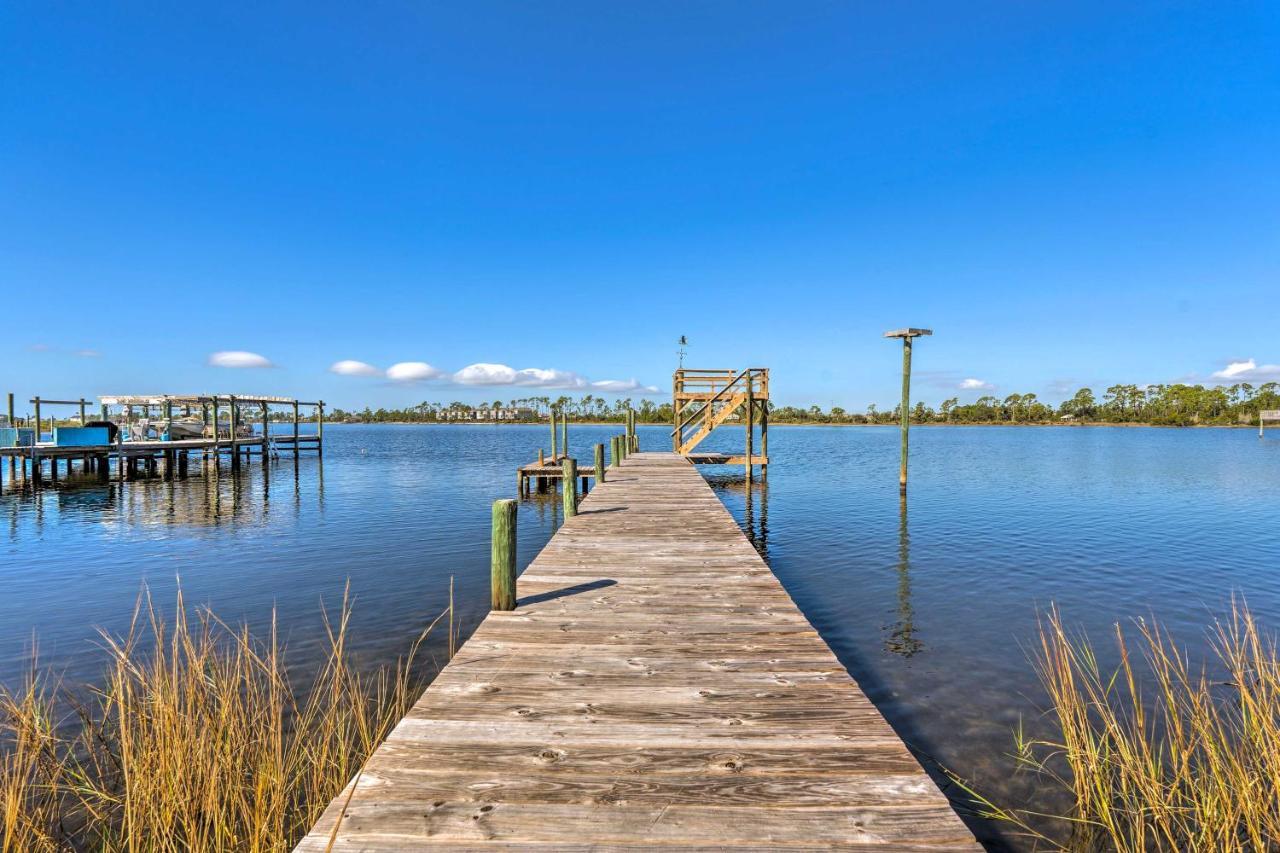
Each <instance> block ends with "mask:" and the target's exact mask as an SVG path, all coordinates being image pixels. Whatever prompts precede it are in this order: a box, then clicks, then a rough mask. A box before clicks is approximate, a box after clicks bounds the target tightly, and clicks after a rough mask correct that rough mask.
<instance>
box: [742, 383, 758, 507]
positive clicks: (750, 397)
mask: <svg viewBox="0 0 1280 853" xmlns="http://www.w3.org/2000/svg"><path fill="white" fill-rule="evenodd" d="M754 387H755V379H754V378H753V377H752V376H751V371H749V370H748V371H747V400H746V402H745V403H743V404H742V408H743V410H744V412H745V414H746V416H747V417H746V419H745V420H746V422H747V464H746V469H747V470H746V474H747V482H748V483H750V482H751V455H752V451H753V450H754V449H755V423H754V421H755V410H756V399H755V390H754Z"/></svg>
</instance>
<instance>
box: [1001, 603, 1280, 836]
mask: <svg viewBox="0 0 1280 853" xmlns="http://www.w3.org/2000/svg"><path fill="white" fill-rule="evenodd" d="M1133 631H1134V632H1135V633H1136V640H1134V639H1131V637H1130V636H1127V635H1126V632H1125V631H1124V629H1123V628H1121V627H1120V626H1118V625H1117V626H1116V629H1115V635H1114V642H1115V646H1116V652H1117V655H1118V658H1117V659H1118V661H1119V663H1118V664H1117V665H1116V666H1114V667H1113V668H1104V667H1103V666H1102V665H1101V664H1100V663H1099V657H1098V655H1097V653H1096V652H1095V648H1094V646H1093V645H1091V644H1090V642H1089V639H1088V638H1087V637H1086V636H1083V635H1073V634H1072V633H1071V632H1069V631H1068V630H1067V629H1066V628H1065V627H1064V625H1063V620H1062V616H1061V614H1060V613H1059V612H1058V611H1057V609H1056V608H1054V609H1052V610H1051V611H1050V612H1049V613H1048V614H1047V616H1046V617H1045V619H1044V620H1043V622H1042V624H1041V631H1040V643H1039V647H1038V648H1037V649H1036V652H1035V665H1036V669H1037V671H1038V674H1039V676H1040V679H1041V681H1042V682H1043V684H1044V686H1045V688H1046V690H1047V692H1048V696H1049V700H1050V711H1049V717H1050V721H1051V722H1052V723H1053V726H1052V728H1053V729H1054V730H1055V735H1054V736H1052V737H1049V738H1045V739H1024V738H1023V737H1021V736H1019V738H1018V743H1017V758H1018V760H1019V761H1020V762H1021V764H1022V765H1023V766H1024V767H1027V768H1030V769H1031V770H1032V771H1034V772H1035V773H1037V774H1040V775H1041V776H1043V777H1045V778H1047V779H1049V780H1051V781H1052V782H1054V783H1056V785H1057V786H1061V788H1063V789H1065V790H1066V791H1067V792H1068V793H1069V795H1070V800H1071V802H1072V803H1073V804H1074V808H1073V809H1072V811H1071V812H1070V813H1068V814H1059V815H1047V814H1044V813H1042V812H1037V811H1035V810H1034V809H1026V810H1008V809H1001V808H998V807H996V806H994V805H993V804H992V803H991V802H990V801H989V800H986V799H984V798H982V797H980V796H978V797H976V798H977V800H978V801H979V802H980V803H982V804H983V805H984V807H985V810H986V814H987V816H989V817H994V818H996V819H999V820H1004V821H1010V822H1012V823H1014V824H1016V825H1017V826H1019V827H1020V828H1021V829H1022V830H1024V831H1026V832H1027V833H1029V834H1030V835H1031V836H1032V837H1034V838H1035V839H1037V841H1038V842H1039V843H1041V844H1042V845H1043V846H1046V847H1056V848H1059V849H1069V850H1118V851H1147V850H1196V851H1218V850H1224V851H1233V850H1250V851H1266V850H1280V659H1278V658H1277V654H1276V643H1275V639H1274V638H1273V637H1271V636H1270V635H1268V634H1266V633H1265V632H1264V631H1262V630H1261V629H1260V628H1259V626H1258V624H1257V622H1256V621H1255V620H1254V618H1253V616H1252V614H1251V613H1250V612H1249V610H1248V608H1247V607H1246V606H1244V605H1243V604H1240V603H1233V606H1232V610H1231V613H1230V615H1229V616H1228V617H1226V618H1225V619H1223V620H1220V621H1218V622H1216V623H1215V624H1214V626H1213V628H1212V629H1210V632H1209V643H1208V646H1209V648H1210V650H1211V651H1210V654H1209V655H1208V660H1207V661H1204V662H1201V663H1199V664H1196V663H1193V662H1192V661H1191V659H1190V658H1189V657H1188V655H1187V654H1186V652H1185V651H1184V650H1182V649H1181V648H1179V647H1178V646H1177V644H1176V643H1175V642H1174V641H1173V639H1172V638H1171V637H1170V635H1169V633H1168V632H1167V631H1166V630H1165V629H1164V628H1162V627H1161V626H1160V625H1159V624H1158V623H1155V622H1152V621H1148V620H1138V621H1137V622H1136V623H1135V627H1134V629H1133ZM1055 821H1060V823H1058V825H1057V826H1056V827H1053V823H1054V822H1055Z"/></svg>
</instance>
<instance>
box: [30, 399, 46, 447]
mask: <svg viewBox="0 0 1280 853" xmlns="http://www.w3.org/2000/svg"><path fill="white" fill-rule="evenodd" d="M31 402H32V404H34V405H35V407H36V437H35V442H36V444H39V443H40V433H41V431H42V430H43V429H44V428H43V427H42V426H41V425H40V398H39V397H32V398H31Z"/></svg>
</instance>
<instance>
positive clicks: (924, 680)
mask: <svg viewBox="0 0 1280 853" xmlns="http://www.w3.org/2000/svg"><path fill="white" fill-rule="evenodd" d="M616 431H617V430H616V429H615V428H611V427H579V428H576V429H572V430H571V435H570V442H571V445H573V447H574V449H582V448H585V447H588V446H589V445H590V444H593V443H594V442H596V441H606V440H607V436H609V435H612V434H614V433H615V432H616ZM546 435H547V430H546V428H545V427H533V426H530V427H519V426H514V427H513V426H505V427H494V426H471V427H421V426H413V427H410V426H406V427H394V426H386V427H363V426H359V427H357V426H351V427H333V428H331V429H328V430H326V439H327V444H326V451H325V456H324V461H323V465H321V463H319V462H318V461H317V460H316V459H315V458H314V457H311V456H307V457H304V458H303V459H302V460H301V461H300V462H299V463H298V464H297V466H295V464H294V462H293V460H292V458H284V459H282V460H280V461H278V462H276V463H274V464H273V465H272V466H271V467H270V469H269V471H268V472H266V474H265V476H264V472H263V470H262V469H261V468H260V467H259V466H258V465H257V464H256V463H255V464H254V465H252V466H250V467H249V468H248V469H247V471H246V472H243V473H242V474H241V475H240V476H239V477H238V478H232V477H230V476H229V475H226V474H224V475H223V476H222V477H220V478H218V479H217V480H216V481H215V480H212V479H202V478H200V477H195V478H193V479H191V480H189V481H186V482H181V483H163V482H150V483H134V484H129V485H127V486H125V487H124V488H123V490H121V489H120V488H119V487H117V486H114V485H113V486H99V485H97V484H91V485H80V486H76V485H63V486H61V487H59V488H57V489H48V490H46V491H44V492H42V493H41V494H40V495H39V497H38V498H35V499H33V498H32V497H31V496H30V495H5V496H3V497H0V512H2V516H0V517H2V518H3V519H4V521H5V522H6V523H7V524H6V530H7V535H6V537H5V539H4V563H3V566H4V568H3V569H2V570H0V571H2V572H3V579H4V586H3V588H4V590H5V592H4V595H2V596H0V681H12V680H14V679H16V678H18V677H19V676H20V674H21V672H22V671H23V669H24V668H25V667H26V666H27V665H29V661H30V656H29V655H30V650H31V648H32V639H33V637H35V638H36V639H38V643H39V660H40V661H41V663H42V664H44V665H49V666H52V667H54V668H55V669H57V670H58V671H60V672H62V673H65V674H66V676H67V677H68V678H69V679H70V680H72V681H78V680H83V679H90V678H92V677H93V676H94V675H95V673H96V672H97V671H98V668H99V665H100V662H101V657H100V655H99V654H98V653H97V652H96V651H95V646H94V638H95V636H96V630H97V629H98V628H103V629H106V630H108V631H115V632H118V631H121V630H123V629H124V627H125V625H126V622H127V618H128V614H129V612H130V610H131V608H132V605H133V603H134V601H135V599H136V597H137V595H138V593H139V590H140V588H141V586H142V584H144V583H145V584H147V585H148V586H149V588H150V589H151V591H152V593H153V594H154V595H155V596H156V597H157V598H158V599H159V600H160V601H162V602H167V603H170V602H171V601H172V593H173V590H174V588H175V585H176V584H177V583H179V581H180V583H181V586H182V588H183V590H184V591H185V593H186V595H187V596H188V598H189V600H190V601H192V602H199V603H207V604H210V605H212V606H213V608H214V609H215V610H216V611H217V612H218V613H219V614H220V615H221V616H223V617H224V618H227V619H232V620H234V619H240V618H244V619H248V620H250V621H251V622H253V623H256V624H262V623H264V622H265V620H266V619H267V618H268V617H269V615H270V612H271V608H272V607H273V606H275V607H276V608H278V611H279V613H280V615H281V621H282V622H283V623H284V625H285V628H286V630H287V631H288V636H289V645H290V649H291V652H292V654H293V656H294V658H293V659H294V661H295V662H296V663H298V662H300V663H301V664H302V665H303V666H305V665H306V663H307V662H308V661H310V660H312V659H313V657H314V655H315V650H316V649H317V648H319V646H320V635H319V629H320V619H319V612H320V605H321V602H325V603H327V604H328V605H329V606H330V607H332V606H334V605H335V604H336V603H337V602H338V601H339V600H340V598H341V595H342V590H343V586H344V584H345V583H346V582H347V581H348V580H349V581H350V585H351V591H352V594H353V595H354V597H355V599H356V619H355V620H354V630H355V632H356V639H357V640H358V646H357V647H358V650H359V653H360V654H361V655H362V657H363V658H364V659H366V660H367V661H369V662H370V663H376V662H381V661H389V660H393V659H394V658H395V657H396V656H397V655H398V654H400V653H402V652H403V651H404V649H405V647H406V646H407V644H408V643H409V642H410V640H411V639H412V638H413V637H414V636H416V634H417V632H418V631H419V630H421V628H422V627H423V625H424V624H425V623H426V622H427V621H429V620H430V619H431V618H433V617H434V616H435V615H436V614H437V613H439V612H440V611H441V610H442V609H443V608H444V607H445V606H446V604H447V600H448V586H449V579H450V577H453V578H454V579H455V583H456V593H455V594H456V599H457V602H458V610H459V612H460V614H461V617H462V619H463V622H464V625H465V626H466V628H467V629H469V628H470V627H473V626H474V625H475V623H476V622H477V621H478V620H479V619H480V618H481V617H482V616H483V614H484V612H485V610H486V608H487V602H488V534H489V528H488V524H489V509H488V508H489V503H490V501H492V500H493V499H494V498H497V497H509V496H513V495H514V491H515V482H516V478H515V473H514V472H515V469H516V466H517V465H518V464H519V463H521V462H525V461H527V460H528V459H529V458H530V457H531V456H532V455H533V453H534V452H535V451H536V448H537V447H538V445H539V444H540V443H543V442H544V441H545V440H546ZM666 435H667V431H666V429H664V428H660V427H650V428H641V440H642V444H643V446H644V447H645V448H646V449H655V450H657V449H665V448H666V447H667V446H669V445H667V438H666ZM912 437H913V443H912V447H913V460H912V478H913V483H912V489H911V495H910V499H909V501H908V502H907V503H906V504H905V505H903V504H901V503H900V501H899V496H898V490H897V457H896V454H897V441H898V438H897V432H896V430H895V429H894V428H821V427H815V428H807V427H796V428H786V427H775V428H774V429H773V430H772V431H771V435H770V448H769V449H770V453H771V456H772V458H773V460H774V464H773V466H772V469H771V473H770V477H769V481H768V485H767V487H761V486H757V487H755V488H754V489H752V490H751V501H750V503H748V501H747V492H746V489H745V488H744V485H743V481H742V476H741V471H740V469H737V470H733V471H731V472H730V471H726V470H717V469H715V468H709V469H706V473H707V474H708V476H709V477H710V478H711V479H712V482H713V485H714V486H715V487H716V489H717V492H718V494H719V495H720V496H721V498H722V499H723V500H724V501H725V503H726V505H727V506H728V507H729V508H730V510H731V511H732V512H733V514H734V516H735V517H736V518H737V519H738V520H739V522H740V523H741V524H742V525H743V526H744V529H747V530H749V531H750V534H751V536H752V538H753V539H754V540H755V542H756V544H757V547H758V548H759V549H760V550H761V551H762V552H763V553H764V554H765V555H766V557H767V558H768V560H769V562H770V564H771V565H772V567H773V569H774V571H775V572H776V573H777V574H778V575H779V577H780V578H781V579H782V581H783V583H784V584H785V585H786V587H787V589H788V590H789V591H790V593H791V594H792V596H793V597H794V598H795V599H796V601H797V603H798V604H799V605H800V607H801V608H802V609H803V610H804V612H805V614H806V615H807V616H808V617H809V619H810V620H812V621H813V623H814V624H815V625H816V627H817V628H818V629H819V630H820V631H821V632H822V634H823V636H824V637H825V638H826V639H827V641H828V642H829V643H830V644H831V645H832V647H833V648H834V649H835V651H836V653H837V654H838V655H839V656H840V658H841V660H842V661H843V662H844V664H845V665H846V666H847V667H848V668H849V670H850V671H851V672H852V673H853V674H854V676H855V677H857V679H858V680H859V681H860V682H861V684H862V685H863V687H864V689H866V691H867V692H868V694H869V695H870V696H871V698H872V699H873V700H874V701H875V702H876V704H877V705H878V706H879V707H880V708H881V710H882V711H883V712H884V713H885V714H886V716H887V717H888V718H889V720H890V722H891V723H892V724H893V725H894V727H895V728H896V729H897V730H898V731H899V732H900V733H901V734H902V735H903V736H904V737H905V738H906V739H907V740H908V742H909V743H911V745H912V746H913V747H914V748H915V749H916V750H917V751H918V752H919V753H920V754H921V755H924V756H930V757H932V758H933V759H935V760H937V761H940V762H942V763H943V764H945V765H946V766H947V767H950V768H951V769H953V770H955V771H957V772H959V773H960V774H961V775H963V776H966V777H969V778H971V779H973V780H975V781H976V782H977V784H978V785H979V786H980V788H982V789H983V790H985V791H987V792H988V793H989V794H991V795H992V796H993V797H994V798H996V799H997V800H1000V801H1002V802H1004V803H1006V804H1011V805H1019V804H1023V803H1024V801H1025V800H1026V799H1027V798H1028V797H1031V796H1033V795H1034V791H1033V790H1032V788H1031V780H1029V779H1027V778H1025V777H1018V776H1014V775H1012V774H1011V773H1010V768H1011V762H1010V761H1009V760H1008V759H1007V758H1005V757H1004V755H1005V753H1006V752H1008V751H1009V749H1010V747H1011V745H1012V738H1011V731H1012V729H1013V728H1014V727H1015V726H1016V725H1017V724H1018V721H1019V719H1020V718H1023V719H1026V720H1027V721H1028V722H1029V723H1030V724H1031V725H1032V726H1034V725H1035V724H1036V723H1035V721H1036V719H1037V717H1038V713H1039V711H1038V708H1039V707H1040V695H1041V694H1040V690H1039V687H1038V685H1037V683H1036V681H1035V679H1034V676H1033V675H1032V673H1031V671H1030V667H1029V666H1028V663H1027V657H1026V653H1025V649H1027V648H1028V647H1029V645H1030V643H1031V642H1032V641H1033V640H1034V638H1035V635H1036V616H1037V613H1038V612H1039V611H1040V609H1041V608H1043V607H1044V606H1046V605H1048V604H1049V603H1050V602H1056V603H1057V604H1058V605H1059V606H1060V607H1061V608H1062V610H1063V612H1064V614H1065V615H1066V617H1067V618H1068V620H1069V621H1071V622H1072V623H1074V624H1077V625H1079V626H1081V627H1083V628H1085V629H1087V630H1089V631H1090V632H1092V633H1093V634H1095V635H1096V636H1097V637H1098V638H1100V639H1103V638H1105V636H1106V633H1107V632H1108V631H1109V630H1110V626H1111V625H1112V623H1114V622H1116V621H1125V620H1128V619H1130V618H1132V617H1135V616H1141V615H1149V614H1154V615H1155V616H1157V617H1159V618H1161V619H1162V620H1164V621H1165V622H1166V623H1167V624H1168V625H1169V626H1170V627H1171V628H1173V629H1174V631H1175V633H1177V634H1178V636H1179V638H1180V639H1182V640H1184V641H1185V642H1186V643H1187V644H1188V645H1190V646H1191V647H1192V650H1193V653H1194V652H1196V651H1198V650H1199V649H1201V648H1202V639H1203V629H1204V626H1205V625H1206V624H1207V623H1208V622H1209V621H1210V620H1211V618H1212V616H1213V615H1214V614H1217V613H1220V612H1222V610H1223V609H1224V608H1225V607H1226V606H1228V604H1229V599H1230V596H1231V593H1232V592H1233V591H1235V592H1239V593H1243V594H1244V595H1245V596H1246V597H1247V599H1248V601H1249V604H1250V605H1251V606H1252V608H1253V610H1254V611H1255V613H1256V614H1257V615H1258V616H1259V617H1260V618H1261V620H1262V621H1263V622H1264V624H1266V625H1268V626H1269V627H1271V628H1275V627H1277V626H1280V582H1277V579H1276V577H1275V573H1276V571H1277V569H1280V524H1278V522H1280V431H1277V433H1276V437H1275V438H1268V439H1266V440H1264V441H1259V440H1258V438H1257V436H1256V434H1255V433H1252V432H1250V431H1248V430H1160V429H1123V428H1116V429H1109V428H1054V429H1036V428H993V427H974V428H918V429H916V430H914V431H913V432H912ZM740 443H741V434H740V433H739V432H738V431H737V430H722V431H721V433H718V434H717V435H715V436H713V437H712V439H711V440H710V442H709V443H708V444H709V446H710V447H712V448H713V449H715V448H716V447H717V446H718V447H719V448H721V449H731V448H733V447H734V445H740ZM193 470H194V467H193ZM6 476H7V474H6ZM556 503H557V502H556V501H555V500H554V499H548V498H546V497H543V498H538V497H537V496H535V497H534V499H533V500H530V501H528V502H525V503H523V504H522V505H521V510H520V512H521V515H520V519H519V524H520V528H519V531H520V558H521V564H522V565H523V564H527V563H528V561H529V560H531V559H532V557H533V555H534V554H536V553H537V551H538V550H539V549H540V548H541V547H542V545H543V544H544V543H545V541H546V540H547V538H548V537H549V536H550V535H551V533H552V532H553V530H554V527H555V526H556V524H558V506H557V505H556ZM974 826H975V828H976V829H977V830H978V831H979V832H980V833H981V834H982V835H983V836H984V838H986V839H987V840H989V841H990V842H991V843H992V844H993V846H1004V845H1010V844H1011V842H1010V841H1009V840H1008V839H1003V840H1002V839H1000V838H999V837H998V836H997V835H996V834H994V831H993V830H992V829H991V828H989V827H984V826H981V825H979V824H976V823H975V824H974Z"/></svg>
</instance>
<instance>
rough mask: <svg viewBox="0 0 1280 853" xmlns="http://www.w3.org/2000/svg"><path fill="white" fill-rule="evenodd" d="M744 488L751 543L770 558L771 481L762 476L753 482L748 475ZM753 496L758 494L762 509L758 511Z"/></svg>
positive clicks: (747, 528) (748, 533)
mask: <svg viewBox="0 0 1280 853" xmlns="http://www.w3.org/2000/svg"><path fill="white" fill-rule="evenodd" d="M743 488H744V490H745V492H746V505H745V506H744V507H743V509H744V522H745V525H744V526H745V527H746V533H747V538H748V539H750V540H751V544H752V545H754V546H755V549H756V551H758V552H759V554H760V556H761V557H763V558H764V559H765V560H768V559H769V481H768V480H766V479H765V478H763V477H762V478H760V481H759V482H757V483H753V482H752V481H751V480H750V479H747V478H746V477H744V478H743ZM753 496H758V497H759V501H760V510H759V512H757V511H756V508H755V503H756V502H755V500H754V499H753Z"/></svg>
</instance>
